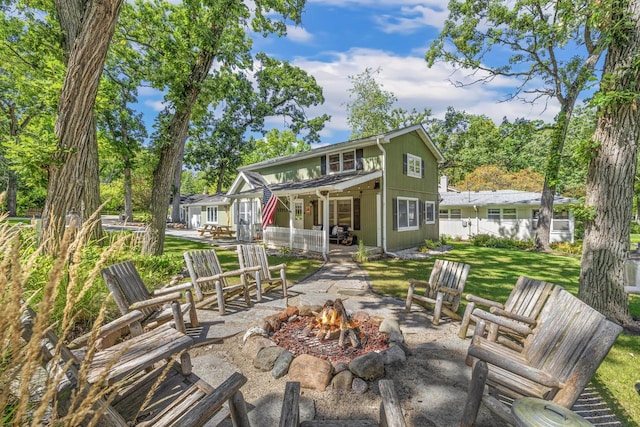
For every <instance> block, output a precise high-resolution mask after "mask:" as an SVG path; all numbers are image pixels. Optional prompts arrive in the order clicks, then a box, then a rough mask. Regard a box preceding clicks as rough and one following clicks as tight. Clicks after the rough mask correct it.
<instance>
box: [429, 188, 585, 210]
mask: <svg viewBox="0 0 640 427" xmlns="http://www.w3.org/2000/svg"><path fill="white" fill-rule="evenodd" d="M541 198H542V194H541V193H535V192H531V191H517V190H495V191H462V192H459V193H454V192H440V206H441V207H443V208H446V207H450V206H496V205H530V206H540V199H541ZM573 201H574V200H573V199H570V198H568V197H562V196H559V195H556V196H554V198H553V203H554V204H555V205H566V204H568V203H571V202H573Z"/></svg>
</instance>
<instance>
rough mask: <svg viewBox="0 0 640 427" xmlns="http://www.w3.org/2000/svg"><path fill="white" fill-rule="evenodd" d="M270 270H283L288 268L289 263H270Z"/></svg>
mask: <svg viewBox="0 0 640 427" xmlns="http://www.w3.org/2000/svg"><path fill="white" fill-rule="evenodd" d="M267 268H268V270H269V271H271V270H282V269H285V268H287V264H278V265H270V266H269V267H267Z"/></svg>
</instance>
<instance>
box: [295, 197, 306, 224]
mask: <svg viewBox="0 0 640 427" xmlns="http://www.w3.org/2000/svg"><path fill="white" fill-rule="evenodd" d="M293 227H294V228H304V201H303V200H294V201H293Z"/></svg>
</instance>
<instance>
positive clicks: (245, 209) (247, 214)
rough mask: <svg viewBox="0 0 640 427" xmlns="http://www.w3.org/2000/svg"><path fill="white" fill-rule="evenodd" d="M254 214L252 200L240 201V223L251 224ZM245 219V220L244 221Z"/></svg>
mask: <svg viewBox="0 0 640 427" xmlns="http://www.w3.org/2000/svg"><path fill="white" fill-rule="evenodd" d="M252 216H253V203H252V201H251V200H247V199H242V200H240V201H238V225H251V221H252ZM243 220H245V222H243Z"/></svg>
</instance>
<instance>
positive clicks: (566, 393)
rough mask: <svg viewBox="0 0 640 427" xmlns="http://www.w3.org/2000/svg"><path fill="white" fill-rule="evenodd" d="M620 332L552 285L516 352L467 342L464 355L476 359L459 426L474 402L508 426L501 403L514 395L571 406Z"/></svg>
mask: <svg viewBox="0 0 640 427" xmlns="http://www.w3.org/2000/svg"><path fill="white" fill-rule="evenodd" d="M482 323H484V320H482V319H480V320H479V322H478V325H479V326H483V325H481V324H482ZM514 323H515V322H514ZM620 332H622V327H621V326H619V325H617V324H615V323H613V322H611V321H609V320H607V319H606V318H605V317H604V316H603V315H602V314H601V313H599V312H598V311H597V310H595V309H593V308H592V307H589V306H588V305H587V304H585V303H584V302H582V301H581V300H579V299H578V298H576V297H574V296H573V295H571V294H570V293H568V292H567V291H565V290H564V289H562V288H561V287H559V286H558V287H555V288H554V289H553V291H552V293H551V295H550V296H549V299H548V300H547V303H546V304H545V306H544V308H543V309H542V313H541V314H540V317H539V319H538V323H537V326H536V327H535V328H534V329H533V331H532V332H531V333H530V334H529V336H528V337H527V338H526V340H525V342H524V346H523V348H522V351H521V352H517V351H514V350H512V349H509V348H507V347H505V346H503V345H501V344H499V343H496V342H493V341H490V340H488V339H486V338H484V337H481V336H475V337H474V338H473V341H472V343H471V345H470V346H469V351H468V354H469V356H471V357H474V358H476V359H477V361H476V363H475V365H474V369H473V375H472V379H471V385H470V386H469V392H468V395H467V402H466V405H465V410H464V415H463V418H462V423H461V425H462V426H471V425H473V423H474V422H475V419H476V417H477V414H478V409H479V407H480V403H484V404H485V406H486V407H487V408H489V409H490V410H491V411H493V412H495V413H496V414H497V415H498V416H500V418H502V419H504V420H505V421H507V422H509V423H511V424H515V420H514V419H513V416H512V415H511V410H510V407H509V406H507V405H506V404H505V403H504V402H506V401H509V400H513V399H517V398H520V397H535V398H539V399H544V400H549V401H552V402H554V403H555V404H557V405H560V406H563V407H565V408H571V406H572V405H573V404H574V403H575V401H576V399H577V398H578V396H579V395H580V393H581V392H582V390H583V389H584V387H585V386H586V385H587V383H588V382H589V381H590V379H591V377H592V375H593V374H594V373H595V371H596V370H597V369H598V366H600V363H601V362H602V360H603V359H604V358H605V357H606V355H607V353H608V352H609V349H610V348H611V347H612V346H613V344H614V342H615V340H616V338H617V337H618V335H619V334H620ZM485 385H486V386H487V391H486V393H485Z"/></svg>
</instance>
